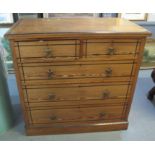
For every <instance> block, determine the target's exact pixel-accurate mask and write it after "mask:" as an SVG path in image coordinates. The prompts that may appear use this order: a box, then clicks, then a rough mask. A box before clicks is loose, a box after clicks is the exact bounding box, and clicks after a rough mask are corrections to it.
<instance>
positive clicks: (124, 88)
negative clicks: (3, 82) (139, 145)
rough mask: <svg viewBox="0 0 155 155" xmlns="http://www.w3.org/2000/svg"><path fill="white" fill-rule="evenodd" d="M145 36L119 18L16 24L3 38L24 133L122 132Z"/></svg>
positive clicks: (130, 23)
mask: <svg viewBox="0 0 155 155" xmlns="http://www.w3.org/2000/svg"><path fill="white" fill-rule="evenodd" d="M148 35H150V32H148V31H147V30H145V29H144V28H142V27H140V26H137V25H135V24H134V23H132V22H129V21H126V20H123V19H119V18H111V19H100V18H96V19H91V18H88V19H80V18H79V19H78V18H77V19H74V18H72V19H59V18H55V19H35V20H30V19H27V20H20V21H19V22H17V23H16V24H15V25H14V26H13V27H12V28H11V30H10V31H9V32H8V33H7V34H6V37H7V38H8V39H9V41H10V45H11V48H12V53H13V59H14V67H15V72H16V78H17V84H18V88H19V94H20V99H21V105H22V109H23V114H24V120H25V127H26V132H27V134H28V135H38V134H57V133H74V132H93V131H108V130H123V129H127V127H128V114H129V111H130V107H131V103H132V98H133V94H134V89H135V85H136V80H137V75H138V70H139V67H140V62H141V58H142V55H143V49H144V45H145V40H146V37H147V36H148Z"/></svg>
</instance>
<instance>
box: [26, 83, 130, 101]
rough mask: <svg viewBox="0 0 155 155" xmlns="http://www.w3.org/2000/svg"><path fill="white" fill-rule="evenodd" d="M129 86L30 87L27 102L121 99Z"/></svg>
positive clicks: (125, 95) (27, 91)
mask: <svg viewBox="0 0 155 155" xmlns="http://www.w3.org/2000/svg"><path fill="white" fill-rule="evenodd" d="M128 88H129V85H125V84H115V85H104V84H98V85H90V84H89V85H79V86H74V85H68V86H63V87H62V85H60V86H55V87H51V88H49V87H48V88H46V87H42V88H31V89H30V88H28V89H26V93H25V102H47V101H49V102H51V101H74V100H83V101H85V100H107V99H121V98H126V97H127V92H128Z"/></svg>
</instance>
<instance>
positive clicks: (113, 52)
mask: <svg viewBox="0 0 155 155" xmlns="http://www.w3.org/2000/svg"><path fill="white" fill-rule="evenodd" d="M107 54H108V55H113V54H115V49H114V48H113V47H110V48H108V52H107Z"/></svg>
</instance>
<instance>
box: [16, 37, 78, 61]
mask: <svg viewBox="0 0 155 155" xmlns="http://www.w3.org/2000/svg"><path fill="white" fill-rule="evenodd" d="M78 54H79V43H78V41H76V40H72V41H53V42H52V41H49V42H48V41H46V42H43V43H42V42H19V45H18V46H17V47H16V55H17V58H45V59H56V58H68V57H69V58H71V57H73V58H75V57H78V56H79V55H78Z"/></svg>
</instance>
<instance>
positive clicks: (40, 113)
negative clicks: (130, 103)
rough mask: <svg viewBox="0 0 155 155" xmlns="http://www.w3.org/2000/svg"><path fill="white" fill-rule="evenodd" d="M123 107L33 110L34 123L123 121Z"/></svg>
mask: <svg viewBox="0 0 155 155" xmlns="http://www.w3.org/2000/svg"><path fill="white" fill-rule="evenodd" d="M122 112H123V106H113V107H95V108H94V107H93V108H67V109H42V110H31V111H30V113H31V118H32V123H34V124H37V123H38V124H39V123H40V124H44V123H54V122H74V121H103V120H113V119H121V115H122Z"/></svg>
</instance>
